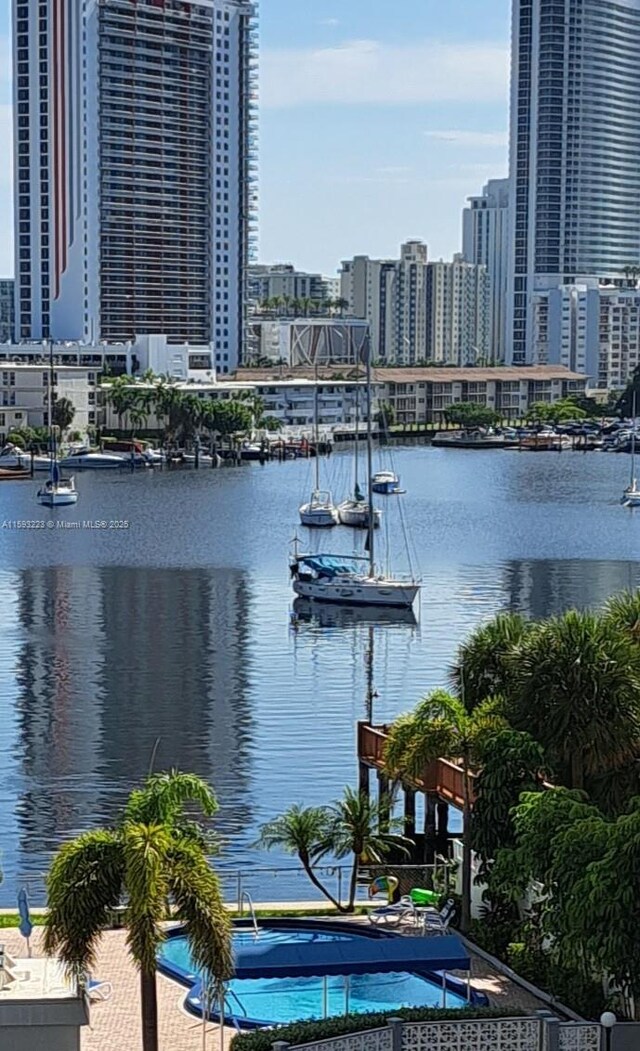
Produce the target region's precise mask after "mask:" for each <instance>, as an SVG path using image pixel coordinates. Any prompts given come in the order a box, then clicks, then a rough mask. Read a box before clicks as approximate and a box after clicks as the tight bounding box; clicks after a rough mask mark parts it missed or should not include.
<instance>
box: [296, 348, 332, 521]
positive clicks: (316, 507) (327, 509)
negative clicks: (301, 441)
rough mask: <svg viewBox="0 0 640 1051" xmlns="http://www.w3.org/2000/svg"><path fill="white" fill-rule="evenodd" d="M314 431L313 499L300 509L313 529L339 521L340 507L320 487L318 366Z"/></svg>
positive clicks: (300, 512)
mask: <svg viewBox="0 0 640 1051" xmlns="http://www.w3.org/2000/svg"><path fill="white" fill-rule="evenodd" d="M313 432H314V443H315V456H314V465H315V467H314V470H315V484H314V488H313V492H312V493H311V499H310V500H309V502H308V503H306V504H302V506H301V507H300V510H299V514H300V522H301V523H302V525H303V526H308V527H309V528H311V529H327V528H330V527H331V526H335V525H337V524H338V522H339V518H338V509H337V507H336V506H335V504H334V502H333V499H332V497H331V493H330V492H329V491H328V490H327V489H321V488H320V448H319V447H320V436H319V433H318V366H317V364H316V368H315V394H314V407H313Z"/></svg>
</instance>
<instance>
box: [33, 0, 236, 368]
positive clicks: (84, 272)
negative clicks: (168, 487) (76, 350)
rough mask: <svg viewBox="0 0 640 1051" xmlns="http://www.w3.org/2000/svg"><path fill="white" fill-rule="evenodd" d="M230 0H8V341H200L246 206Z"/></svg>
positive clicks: (224, 307)
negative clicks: (11, 217)
mask: <svg viewBox="0 0 640 1051" xmlns="http://www.w3.org/2000/svg"><path fill="white" fill-rule="evenodd" d="M254 18H255V15H254V7H253V5H252V4H251V3H249V2H248V0H191V2H190V3H183V2H181V0H78V2H76V3H65V2H64V0H13V29H14V36H13V42H14V68H15V77H14V85H15V86H14V103H15V105H14V112H15V118H14V129H15V226H16V230H15V232H16V238H15V242H16V249H15V251H16V277H17V284H16V328H17V336H18V338H20V339H31V338H34V339H42V338H48V337H49V336H51V337H53V338H54V339H56V338H58V339H80V340H85V341H89V342H90V341H91V340H108V341H118V340H131V339H134V338H135V337H136V336H138V335H144V334H152V333H162V334H164V335H166V336H167V337H168V338H169V339H170V340H171V341H173V342H183V341H185V340H186V341H190V342H195V343H209V342H215V347H216V361H217V364H218V366H219V368H220V369H221V371H225V369H226V370H229V369H231V368H233V367H235V365H236V363H237V361H238V358H239V355H240V353H241V344H242V339H243V332H244V302H245V282H246V277H247V273H246V271H247V264H248V261H249V256H250V251H251V248H252V242H251V238H252V221H253V219H252V213H253V207H254V204H255V183H254V176H255V154H254V150H255V141H254V136H255V128H254V121H255V117H254V101H255V95H256V84H255V65H256V50H255V24H254Z"/></svg>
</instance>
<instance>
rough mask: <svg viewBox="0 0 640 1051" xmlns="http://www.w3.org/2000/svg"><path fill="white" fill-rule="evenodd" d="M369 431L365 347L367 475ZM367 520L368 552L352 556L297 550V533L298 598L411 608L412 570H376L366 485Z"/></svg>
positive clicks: (296, 546)
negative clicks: (403, 572) (402, 574)
mask: <svg viewBox="0 0 640 1051" xmlns="http://www.w3.org/2000/svg"><path fill="white" fill-rule="evenodd" d="M372 441H373V439H372V432H371V354H370V352H369V349H368V348H367V477H368V479H369V480H370V479H371V476H372V471H373V459H372V457H373V453H372ZM368 509H369V522H368V526H367V547H366V550H367V555H365V556H360V557H353V556H349V555H345V556H342V555H335V554H325V555H323V554H320V555H313V554H305V553H301V552H300V542H299V540H298V538H297V537H296V538H295V539H294V541H293V550H292V554H291V559H290V562H289V569H290V573H291V578H292V582H293V590H294V591H295V593H296V595H299V596H300V597H301V598H306V599H312V600H313V601H315V602H333V603H337V604H339V605H343V606H369V607H373V608H375V607H381V608H384V607H391V608H395V609H411V607H412V606H413V603H414V602H415V599H416V596H417V594H418V592H419V590H420V582H419V580H417V579H416V577H415V576H414V574H413V573H410V574H408V575H407V576H406V577H400V576H392V575H391V574H389V573H379V572H378V571H377V569H376V563H375V527H374V525H373V523H374V513H373V512H374V507H373V491H372V489H371V485H369V486H368Z"/></svg>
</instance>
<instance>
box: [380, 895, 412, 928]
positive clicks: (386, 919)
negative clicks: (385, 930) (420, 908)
mask: <svg viewBox="0 0 640 1051" xmlns="http://www.w3.org/2000/svg"><path fill="white" fill-rule="evenodd" d="M415 919H416V907H415V905H414V904H413V902H412V901H411V898H406V897H405V898H401V899H400V901H399V902H397V903H396V904H395V905H383V906H382V907H381V908H379V909H373V910H372V911H371V912H370V913H369V921H370V923H373V924H374V925H375V926H378V927H397V926H399V924H401V923H406V922H408V921H409V920H410V921H411V922H415Z"/></svg>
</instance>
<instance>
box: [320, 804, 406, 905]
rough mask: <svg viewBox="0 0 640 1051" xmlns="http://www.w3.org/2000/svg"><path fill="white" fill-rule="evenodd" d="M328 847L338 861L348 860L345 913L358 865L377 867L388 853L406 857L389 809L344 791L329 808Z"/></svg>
mask: <svg viewBox="0 0 640 1051" xmlns="http://www.w3.org/2000/svg"><path fill="white" fill-rule="evenodd" d="M328 816H329V826H328V833H327V834H328V840H327V842H328V847H329V852H330V853H331V854H332V855H333V856H334V857H336V858H338V860H339V861H340V860H342V859H343V858H351V859H352V861H351V878H350V880H349V901H348V903H347V907H346V910H345V911H346V912H353V910H354V907H355V901H356V891H357V886H358V866H359V865H360V864H361V863H362V862H367V863H369V864H371V863H374V864H380V863H382V862H383V861H384V859H385V858H386V857H387V855H388V854H390V853H391V851H393V850H395V851H398V850H400V851H402V852H404V853H405V854H407V855H409V853H410V851H409V849H408V847H409V841H408V840H405V839H404V837H402V836H400V835H396V834H394V833H393V829H394V828H399V822H397V821H394V820H392V819H391V816H390V812H389V806H388V804H387V803H386V802H385V801H384V800H383V801H382V802H380V803H379V802H377V801H373V800H371V799H370V798H369V796H367V795H365V794H364V793H362V792H355V791H354V790H353V789H352V788H346V789H345V792H344V795H343V797H342V799H340V800H338V802H337V803H334V804H333V805H332V806H331V807H329V813H328Z"/></svg>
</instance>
